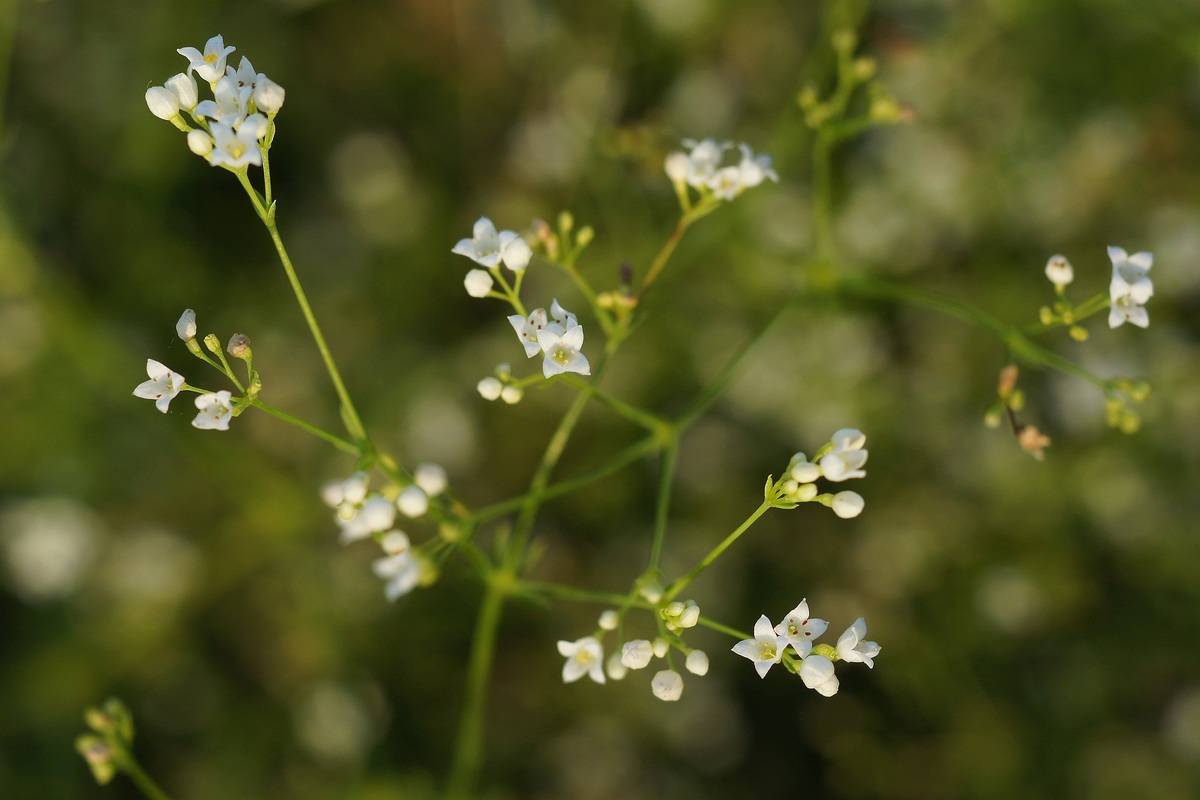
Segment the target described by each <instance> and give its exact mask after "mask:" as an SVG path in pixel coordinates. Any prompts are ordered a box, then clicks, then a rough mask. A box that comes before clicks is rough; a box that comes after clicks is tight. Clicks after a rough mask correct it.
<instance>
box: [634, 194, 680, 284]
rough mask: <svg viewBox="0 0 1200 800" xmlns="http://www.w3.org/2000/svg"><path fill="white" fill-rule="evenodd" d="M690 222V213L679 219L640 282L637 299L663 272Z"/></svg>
mask: <svg viewBox="0 0 1200 800" xmlns="http://www.w3.org/2000/svg"><path fill="white" fill-rule="evenodd" d="M692 221H693V217H692V214H691V212H687V213H685V214H684V215H683V216H682V217H680V219H679V222H678V224H676V225H675V230H673V231H671V236H670V237H669V238H668V239H667V241H666V242H665V243H664V244H663V246H662V249H661V250H659V251H658V256H656V257H655V259H654V263H652V264H651V265H650V271H649V272H647V273H646V277H645V279H643V280H642V287H641V288H640V289H638V297H639V298H642V297H645V296H646V292H647V291H648V290H649V289H650V286H651V285H652V284H653V283H654V281H655V280H656V279H657V278H658V274H659V273H660V272H662V271H663V267H665V266H666V265H667V261H668V260H670V258H671V254H672V253H674V252H675V248H676V247H677V246H678V245H679V240H680V239H682V238H683V234H684V232H686V231H687V229H688V226H689V225H691V224H692Z"/></svg>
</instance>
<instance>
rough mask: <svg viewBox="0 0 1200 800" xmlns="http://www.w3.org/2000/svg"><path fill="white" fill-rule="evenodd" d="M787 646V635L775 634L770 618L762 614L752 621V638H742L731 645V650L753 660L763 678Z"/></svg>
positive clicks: (759, 675) (781, 656) (776, 662)
mask: <svg viewBox="0 0 1200 800" xmlns="http://www.w3.org/2000/svg"><path fill="white" fill-rule="evenodd" d="M787 646H788V639H787V637H786V636H780V635H779V634H777V633H776V632H775V629H774V628H773V627H772V626H771V620H769V619H767V615H766V614H763V615H762V616H760V617H759V618H758V622H756V623H754V638H752V639H742V640H741V641H740V642H738V643H737V644H735V645H734V646H733V652H735V653H737V654H738V655H739V656H742V657H743V658H748V659H750V660H751V661H753V662H754V669H756V670H758V677H760V678H765V677H766V676H767V671H768V670H769V669H771V667H772V665H774V664H778V663H779V661H780V660H781V659H782V658H783V651H784V649H785V648H786V647H787Z"/></svg>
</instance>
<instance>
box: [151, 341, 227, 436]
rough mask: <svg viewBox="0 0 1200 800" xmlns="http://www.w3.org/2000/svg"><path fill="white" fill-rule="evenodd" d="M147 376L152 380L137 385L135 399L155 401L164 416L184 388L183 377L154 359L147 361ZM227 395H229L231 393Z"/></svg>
mask: <svg viewBox="0 0 1200 800" xmlns="http://www.w3.org/2000/svg"><path fill="white" fill-rule="evenodd" d="M146 374H147V375H148V376H149V377H150V380H148V381H142V382H141V383H139V384H138V385H137V388H136V389H134V390H133V394H134V397H141V398H143V399H146V400H153V401H154V407H155V408H157V409H158V410H159V411H161V412H162V413H164V414H165V413H167V407H168V406H170V405H171V401H172V400H174V399H175V395H177V394H179V391H180V390H181V389H182V388H183V376H182V375H180V374H179V373H178V372H172V371H171V370H170V369H168V368H167V367H166V366H165V365H164V364H160V363H159V362H157V361H155V360H154V359H153V358H148V359H146ZM225 394H227V395H228V394H229V392H226V393H225ZM227 427H228V424H227Z"/></svg>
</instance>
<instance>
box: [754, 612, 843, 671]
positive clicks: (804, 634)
mask: <svg viewBox="0 0 1200 800" xmlns="http://www.w3.org/2000/svg"><path fill="white" fill-rule="evenodd" d="M828 627H829V623H828V622H826V621H825V620H823V619H811V618H809V616H808V600H807V599H804V600H801V601H800V605H798V606H796V607H795V608H793V609H792V610H791V611H789V612H788V615H787V616H786V617H784V618H783V622H781V623H779V624H778V625H776V626H775V627H774V628H773V632H774V633H775V634H776V635H777V636H779V637H780V639H782V640H783V642H784V646H786V645H789V644H790V645H791V646H792V649H793V650H795V651H796V655H798V656H800V657H801V658H804V657H805V656H806V655H808V654H809V653H810V652H812V643H813V640H814V639H816V638H817V637H818V636H820V635H821V634H822V633H824V632H825V629H826V628H828ZM757 634H758V630H757V629H755V635H757Z"/></svg>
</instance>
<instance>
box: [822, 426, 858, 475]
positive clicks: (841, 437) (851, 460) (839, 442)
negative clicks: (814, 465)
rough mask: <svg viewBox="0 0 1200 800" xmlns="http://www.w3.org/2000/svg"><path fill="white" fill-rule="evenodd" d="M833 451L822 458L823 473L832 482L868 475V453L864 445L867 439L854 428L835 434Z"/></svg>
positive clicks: (844, 429)
mask: <svg viewBox="0 0 1200 800" xmlns="http://www.w3.org/2000/svg"><path fill="white" fill-rule="evenodd" d="M831 441H832V442H833V449H832V450H830V451H829V452H828V453H826V454H825V455H824V456H822V457H821V461H820V465H821V473H822V474H824V475H825V477H826V478H827V479H829V480H831V481H835V482H837V481H846V480H850V479H851V478H861V477H863V476H864V475H866V474H867V473H866V472H865V471H864V470H863V468H862V467H863V464H865V463H867V451H866V450H864V449H863V445H864V444H865V443H866V441H867V437H866V435H865V434H863V433H862V432H861V431H858V430H855V429H854V428H842V429H841V430H839V431H836V432H835V433H834V434H833V438H832V439H831Z"/></svg>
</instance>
